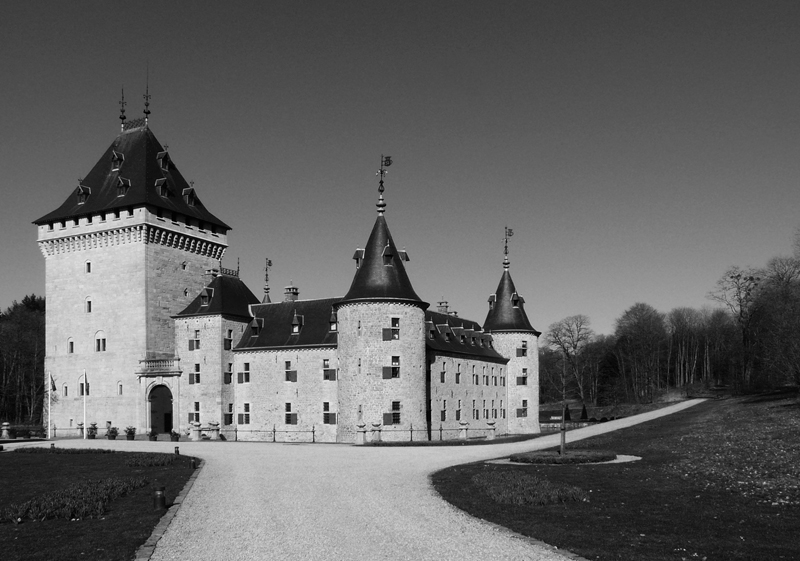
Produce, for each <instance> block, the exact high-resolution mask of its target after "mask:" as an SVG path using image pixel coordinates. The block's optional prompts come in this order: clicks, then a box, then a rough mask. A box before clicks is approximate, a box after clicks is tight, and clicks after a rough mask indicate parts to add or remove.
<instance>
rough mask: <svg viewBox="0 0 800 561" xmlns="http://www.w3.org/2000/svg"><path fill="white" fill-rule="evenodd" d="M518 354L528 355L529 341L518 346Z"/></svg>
mask: <svg viewBox="0 0 800 561" xmlns="http://www.w3.org/2000/svg"><path fill="white" fill-rule="evenodd" d="M517 356H528V342H527V341H523V342H522V346H521V347H519V348H517Z"/></svg>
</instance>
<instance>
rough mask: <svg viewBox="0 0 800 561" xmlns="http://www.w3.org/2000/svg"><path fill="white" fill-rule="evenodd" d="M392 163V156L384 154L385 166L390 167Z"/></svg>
mask: <svg viewBox="0 0 800 561" xmlns="http://www.w3.org/2000/svg"><path fill="white" fill-rule="evenodd" d="M390 165H392V157H391V156H384V158H383V166H384V167H387V168H388V167H389V166H390Z"/></svg>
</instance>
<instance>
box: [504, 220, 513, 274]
mask: <svg viewBox="0 0 800 561" xmlns="http://www.w3.org/2000/svg"><path fill="white" fill-rule="evenodd" d="M505 228H506V233H505V236H504V237H503V243H504V247H503V267H504V268H505V269H508V238H510V237H511V236H513V235H514V230H512V229H511V228H509V227H508V226H506V227H505Z"/></svg>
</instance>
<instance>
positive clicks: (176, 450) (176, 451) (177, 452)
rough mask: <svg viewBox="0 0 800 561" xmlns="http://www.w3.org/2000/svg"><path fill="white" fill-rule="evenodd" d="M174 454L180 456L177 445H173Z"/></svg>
mask: <svg viewBox="0 0 800 561" xmlns="http://www.w3.org/2000/svg"><path fill="white" fill-rule="evenodd" d="M175 455H176V456H180V455H181V452H180V450H179V449H178V447H177V446H176V447H175Z"/></svg>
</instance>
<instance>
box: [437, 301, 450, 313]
mask: <svg viewBox="0 0 800 561" xmlns="http://www.w3.org/2000/svg"><path fill="white" fill-rule="evenodd" d="M437 304H438V305H437V306H436V311H437V312H439V313H441V314H446V313H448V311H447V309H448V305H447V300H442V301H441V302H437Z"/></svg>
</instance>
